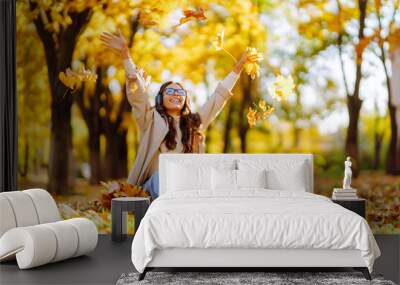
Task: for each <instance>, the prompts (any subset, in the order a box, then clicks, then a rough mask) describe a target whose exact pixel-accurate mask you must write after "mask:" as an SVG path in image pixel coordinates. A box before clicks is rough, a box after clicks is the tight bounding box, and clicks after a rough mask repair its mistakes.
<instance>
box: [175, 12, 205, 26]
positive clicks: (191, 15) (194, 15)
mask: <svg viewBox="0 0 400 285" xmlns="http://www.w3.org/2000/svg"><path fill="white" fill-rule="evenodd" d="M183 15H184V16H183V17H182V18H181V19H180V20H179V25H182V24H184V23H186V22H189V21H190V20H193V19H197V20H199V21H201V20H205V19H207V17H206V15H205V14H204V9H203V8H199V9H196V10H184V11H183Z"/></svg>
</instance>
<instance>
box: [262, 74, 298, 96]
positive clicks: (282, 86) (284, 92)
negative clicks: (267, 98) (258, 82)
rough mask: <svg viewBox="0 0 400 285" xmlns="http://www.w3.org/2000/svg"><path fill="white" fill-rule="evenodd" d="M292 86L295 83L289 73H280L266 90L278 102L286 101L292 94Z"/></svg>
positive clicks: (293, 86)
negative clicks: (283, 74)
mask: <svg viewBox="0 0 400 285" xmlns="http://www.w3.org/2000/svg"><path fill="white" fill-rule="evenodd" d="M294 88H295V84H294V82H293V78H292V76H290V75H289V76H288V77H284V76H282V75H278V76H277V77H276V79H275V81H274V83H273V85H271V86H270V87H269V88H268V92H269V94H270V95H271V97H272V99H274V100H276V101H278V102H280V101H286V100H287V98H288V97H289V96H290V95H292V93H293V90H294Z"/></svg>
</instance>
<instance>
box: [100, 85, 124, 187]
mask: <svg viewBox="0 0 400 285" xmlns="http://www.w3.org/2000/svg"><path fill="white" fill-rule="evenodd" d="M123 90H125V86H124V89H123ZM105 94H106V106H105V109H106V116H105V117H104V118H103V122H102V126H103V131H104V135H105V138H106V154H105V162H104V163H105V166H104V170H105V177H106V179H120V178H125V177H127V175H128V145H127V130H126V129H124V128H123V127H122V122H123V116H124V114H125V113H130V111H131V110H130V109H131V107H130V104H129V102H128V99H127V97H126V96H123V98H122V101H121V102H120V104H119V106H118V112H117V115H116V117H115V119H114V118H112V116H111V112H112V109H113V105H114V103H115V102H114V101H113V98H112V95H111V93H110V92H109V91H108V90H107V91H106V92H105Z"/></svg>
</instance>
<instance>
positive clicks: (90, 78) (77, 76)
mask: <svg viewBox="0 0 400 285" xmlns="http://www.w3.org/2000/svg"><path fill="white" fill-rule="evenodd" d="M58 79H59V80H60V81H61V82H62V83H63V84H64V85H65V86H67V87H68V88H69V89H71V90H74V89H75V88H76V87H77V86H78V85H79V83H82V82H95V81H96V80H97V74H94V73H93V72H92V71H90V70H88V69H85V68H81V69H80V70H78V71H73V70H71V69H70V68H67V69H66V70H65V72H62V71H61V72H60V73H59V74H58Z"/></svg>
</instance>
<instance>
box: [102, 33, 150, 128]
mask: <svg viewBox="0 0 400 285" xmlns="http://www.w3.org/2000/svg"><path fill="white" fill-rule="evenodd" d="M100 40H101V41H102V42H103V44H104V45H105V46H106V47H107V48H109V49H110V50H112V51H113V52H114V53H116V54H118V55H119V56H120V57H121V59H122V60H123V64H124V67H125V74H126V96H127V99H128V101H129V103H130V104H131V106H132V108H133V111H134V112H133V113H134V115H135V118H136V121H137V123H138V126H139V128H140V129H141V130H142V131H143V130H144V129H146V127H147V125H148V124H147V123H148V122H149V119H150V118H151V112H150V111H151V105H150V101H149V96H148V95H147V93H146V80H145V74H144V71H143V69H138V68H136V66H135V64H134V63H133V61H132V58H131V56H130V52H129V48H128V45H127V43H126V40H125V38H124V36H123V35H122V33H121V31H119V30H118V31H117V32H115V33H107V32H104V33H102V34H101V36H100Z"/></svg>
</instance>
